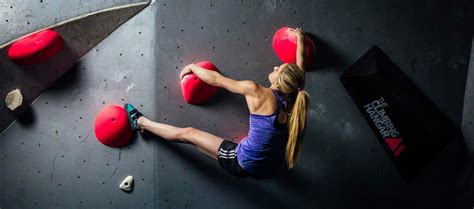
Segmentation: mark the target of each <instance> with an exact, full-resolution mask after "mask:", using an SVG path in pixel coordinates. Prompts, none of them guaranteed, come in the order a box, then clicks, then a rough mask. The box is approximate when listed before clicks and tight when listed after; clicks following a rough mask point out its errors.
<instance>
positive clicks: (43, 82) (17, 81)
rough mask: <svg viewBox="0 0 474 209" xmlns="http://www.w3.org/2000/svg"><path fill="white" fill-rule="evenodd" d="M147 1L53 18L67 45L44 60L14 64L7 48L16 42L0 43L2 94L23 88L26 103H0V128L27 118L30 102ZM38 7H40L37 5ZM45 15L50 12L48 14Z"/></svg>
mask: <svg viewBox="0 0 474 209" xmlns="http://www.w3.org/2000/svg"><path fill="white" fill-rule="evenodd" d="M26 3H27V2H25V3H24V4H26ZM147 4H148V2H147V1H143V2H139V3H134V4H125V5H121V6H116V7H112V8H107V9H104V10H100V11H94V12H93V13H88V14H83V15H80V16H78V17H73V18H71V19H68V20H65V21H63V22H60V23H56V22H52V21H50V24H51V25H48V28H52V29H54V30H55V31H56V32H58V34H59V35H60V36H61V38H62V40H63V42H64V47H63V49H62V50H61V51H60V52H59V53H58V55H56V56H53V57H51V58H49V59H47V60H45V61H43V62H41V63H36V64H28V65H22V64H15V63H14V62H12V61H11V60H10V59H9V58H8V50H9V49H10V46H11V45H12V43H13V42H9V43H7V44H5V45H4V46H0V69H2V71H0V80H2V81H4V83H3V85H2V86H1V87H0V97H1V98H5V96H6V95H7V94H8V92H10V91H12V90H14V89H20V90H21V91H22V94H23V104H24V105H22V106H21V107H20V108H18V109H16V110H15V111H13V112H12V111H10V110H9V109H7V108H6V106H4V105H2V106H1V107H0V114H1V115H2V116H3V117H1V118H0V132H2V131H3V130H4V129H5V128H6V127H7V126H8V125H9V124H11V123H12V122H13V121H14V120H15V119H17V118H19V121H25V120H27V119H25V120H23V119H22V115H28V114H30V113H31V111H30V110H29V104H31V102H33V101H34V100H35V99H36V98H37V97H38V96H39V95H40V94H41V93H42V92H43V91H44V90H45V89H47V88H49V87H50V86H51V85H52V84H53V83H54V82H55V81H56V80H58V78H60V77H61V76H62V75H63V74H64V73H65V72H66V71H67V70H68V69H69V68H71V67H72V66H73V65H74V64H75V63H76V62H77V61H78V60H79V59H80V58H81V57H82V56H83V55H84V54H86V53H87V52H88V51H89V50H90V49H92V48H93V47H95V46H96V45H97V44H98V43H100V42H101V41H102V40H104V39H105V38H106V37H107V36H108V35H109V34H111V33H112V32H113V31H114V30H115V29H117V28H118V27H119V26H120V25H121V24H123V23H124V22H125V21H127V20H128V19H129V18H131V17H132V16H133V15H134V14H136V13H137V12H138V11H140V10H141V9H143V8H144V7H145V6H146V5H147ZM17 5H18V4H17ZM36 9H38V8H37V7H36ZM38 12H39V11H36V10H35V12H33V11H30V12H29V13H28V14H30V16H31V15H33V14H38ZM46 17H49V16H47V15H46ZM45 19H47V18H45ZM53 24H54V25H53ZM22 26H23V25H21V24H19V25H17V27H18V28H22ZM17 38H18V37H17ZM23 113H25V114H23ZM23 117H24V116H23Z"/></svg>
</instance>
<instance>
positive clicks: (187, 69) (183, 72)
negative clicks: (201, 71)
mask: <svg viewBox="0 0 474 209" xmlns="http://www.w3.org/2000/svg"><path fill="white" fill-rule="evenodd" d="M192 67H194V64H189V65H186V67H184V68H183V70H181V73H180V74H179V79H180V80H183V77H184V76H186V75H187V74H191V73H193V70H192Z"/></svg>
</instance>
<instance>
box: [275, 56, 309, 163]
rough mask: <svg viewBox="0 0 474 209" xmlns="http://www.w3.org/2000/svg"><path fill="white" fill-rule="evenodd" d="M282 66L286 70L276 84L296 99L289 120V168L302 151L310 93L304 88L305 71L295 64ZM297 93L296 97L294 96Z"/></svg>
mask: <svg viewBox="0 0 474 209" xmlns="http://www.w3.org/2000/svg"><path fill="white" fill-rule="evenodd" d="M282 66H283V67H284V70H282V72H281V73H280V75H279V76H278V77H277V78H276V82H275V86H276V87H277V88H278V89H279V90H280V91H281V93H282V94H283V95H292V96H291V99H290V101H291V102H293V101H294V104H293V107H292V109H291V112H290V116H289V118H288V120H287V126H288V133H289V136H288V142H287V143H286V156H285V157H286V162H287V164H288V168H293V167H294V166H295V165H296V161H298V158H299V156H300V152H301V145H302V140H303V133H304V129H305V126H306V112H307V108H308V101H309V94H308V92H306V91H305V90H304V89H303V87H304V84H305V71H304V70H303V69H301V68H299V67H298V66H297V65H295V64H283V65H282ZM295 94H296V98H295V97H294V96H293V95H295Z"/></svg>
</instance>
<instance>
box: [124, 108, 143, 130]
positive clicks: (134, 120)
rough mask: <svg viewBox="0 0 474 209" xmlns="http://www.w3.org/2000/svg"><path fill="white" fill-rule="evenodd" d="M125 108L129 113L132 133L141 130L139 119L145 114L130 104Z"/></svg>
mask: <svg viewBox="0 0 474 209" xmlns="http://www.w3.org/2000/svg"><path fill="white" fill-rule="evenodd" d="M123 108H124V109H125V112H127V116H128V121H130V127H131V128H132V131H136V130H140V129H141V128H140V126H139V125H138V118H140V117H141V116H143V114H142V113H141V112H139V111H138V110H137V109H136V108H135V107H133V105H131V104H128V103H127V104H125V105H124V106H123Z"/></svg>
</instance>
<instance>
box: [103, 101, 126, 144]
mask: <svg viewBox="0 0 474 209" xmlns="http://www.w3.org/2000/svg"><path fill="white" fill-rule="evenodd" d="M94 129H95V136H96V137H97V139H98V140H99V141H100V142H101V143H102V144H105V145H107V146H110V147H121V146H123V145H125V144H127V143H128V142H130V140H131V139H132V136H133V132H132V129H131V127H130V124H129V122H128V117H127V113H126V112H125V110H124V109H123V107H120V106H118V105H109V106H106V107H105V108H103V109H102V110H100V112H99V114H97V117H96V118H95V128H94Z"/></svg>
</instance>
